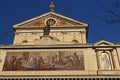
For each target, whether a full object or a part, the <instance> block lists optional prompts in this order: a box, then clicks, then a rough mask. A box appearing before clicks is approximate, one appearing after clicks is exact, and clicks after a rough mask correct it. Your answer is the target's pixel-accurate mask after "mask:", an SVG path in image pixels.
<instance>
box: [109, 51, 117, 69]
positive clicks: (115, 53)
mask: <svg viewBox="0 0 120 80" xmlns="http://www.w3.org/2000/svg"><path fill="white" fill-rule="evenodd" d="M110 53H111V55H112V59H113V66H114V69H119V62H118V56H117V52H116V50H115V49H113V50H110Z"/></svg>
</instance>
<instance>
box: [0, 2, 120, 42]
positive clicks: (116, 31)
mask: <svg viewBox="0 0 120 80" xmlns="http://www.w3.org/2000/svg"><path fill="white" fill-rule="evenodd" d="M51 1H53V2H54V3H55V4H56V6H55V12H56V13H59V14H63V15H64V16H68V17H71V18H73V19H77V20H80V21H83V22H86V23H88V24H89V31H88V37H87V42H88V43H96V42H98V41H100V40H101V39H105V40H108V41H110V42H115V43H117V42H120V37H119V36H120V28H119V24H107V23H105V22H104V21H103V20H101V19H99V18H98V16H100V17H103V18H105V17H107V16H108V14H107V10H108V9H112V8H113V4H114V3H115V2H116V1H118V0H0V44H12V43H13V40H14V30H13V25H14V24H17V23H20V22H23V21H25V20H28V19H31V18H33V17H36V16H39V15H41V14H44V13H46V12H49V3H50V2H51Z"/></svg>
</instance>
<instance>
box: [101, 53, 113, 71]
mask: <svg viewBox="0 0 120 80" xmlns="http://www.w3.org/2000/svg"><path fill="white" fill-rule="evenodd" d="M101 67H102V69H103V70H111V69H112V65H111V60H110V55H109V53H107V52H102V54H101Z"/></svg>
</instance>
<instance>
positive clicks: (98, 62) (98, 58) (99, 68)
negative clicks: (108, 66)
mask: <svg viewBox="0 0 120 80" xmlns="http://www.w3.org/2000/svg"><path fill="white" fill-rule="evenodd" d="M100 56H101V55H100V53H99V51H98V50H96V57H97V66H98V70H101V69H102V68H101V64H100V63H101V59H100Z"/></svg>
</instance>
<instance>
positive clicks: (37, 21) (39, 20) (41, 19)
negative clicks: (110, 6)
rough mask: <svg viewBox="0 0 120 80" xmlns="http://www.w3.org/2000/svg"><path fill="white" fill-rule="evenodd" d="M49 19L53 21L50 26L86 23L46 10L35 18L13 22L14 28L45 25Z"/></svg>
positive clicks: (71, 25)
mask: <svg viewBox="0 0 120 80" xmlns="http://www.w3.org/2000/svg"><path fill="white" fill-rule="evenodd" d="M49 20H53V21H54V25H52V26H51V27H80V26H81V27H87V26H88V24H86V23H84V22H81V21H78V20H74V19H72V18H69V17H66V16H63V15H60V14H57V13H55V12H48V13H45V14H43V15H40V16H37V17H35V18H32V19H29V20H26V21H24V22H21V23H18V24H15V25H14V26H13V27H14V28H37V27H44V26H46V22H47V21H49ZM50 23H52V22H50Z"/></svg>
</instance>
